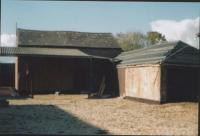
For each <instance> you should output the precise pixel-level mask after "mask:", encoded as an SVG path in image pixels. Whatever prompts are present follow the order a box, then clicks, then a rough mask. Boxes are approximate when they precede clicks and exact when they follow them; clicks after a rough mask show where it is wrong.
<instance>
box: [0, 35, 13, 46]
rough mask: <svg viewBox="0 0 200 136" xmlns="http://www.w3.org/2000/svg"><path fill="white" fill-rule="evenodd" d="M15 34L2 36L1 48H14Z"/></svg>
mask: <svg viewBox="0 0 200 136" xmlns="http://www.w3.org/2000/svg"><path fill="white" fill-rule="evenodd" d="M15 43H16V36H15V34H2V35H1V46H8V47H13V46H16V44H15Z"/></svg>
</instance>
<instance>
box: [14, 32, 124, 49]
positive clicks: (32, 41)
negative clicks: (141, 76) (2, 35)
mask: <svg viewBox="0 0 200 136" xmlns="http://www.w3.org/2000/svg"><path fill="white" fill-rule="evenodd" d="M17 37H18V45H19V46H43V47H48V46H51V47H52V46H54V47H89V48H120V46H119V45H118V43H117V41H116V39H115V38H114V37H113V35H112V34H111V33H89V32H75V31H40V30H26V29H17Z"/></svg>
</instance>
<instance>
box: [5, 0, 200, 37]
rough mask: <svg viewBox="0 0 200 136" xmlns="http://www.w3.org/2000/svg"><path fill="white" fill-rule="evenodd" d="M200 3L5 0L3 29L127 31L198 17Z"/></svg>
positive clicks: (7, 31)
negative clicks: (163, 21) (157, 22)
mask: <svg viewBox="0 0 200 136" xmlns="http://www.w3.org/2000/svg"><path fill="white" fill-rule="evenodd" d="M199 12H200V3H166V2H165V3H163V2H162V3H161V2H160V3H150V2H146V3H145V2H69V1H68V2H67V1H58V2H52V1H19V0H2V20H1V24H2V33H7V34H13V33H15V25H16V22H17V24H18V27H21V28H27V29H42V30H73V31H88V32H112V33H118V32H126V31H140V32H147V31H150V30H151V25H150V23H151V22H153V21H156V20H163V19H165V20H176V21H179V20H183V19H187V18H190V19H194V18H196V17H198V16H199Z"/></svg>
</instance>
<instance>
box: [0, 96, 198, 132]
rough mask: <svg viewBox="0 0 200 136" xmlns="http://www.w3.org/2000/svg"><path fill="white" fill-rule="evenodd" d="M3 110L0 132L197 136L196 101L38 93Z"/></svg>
mask: <svg viewBox="0 0 200 136" xmlns="http://www.w3.org/2000/svg"><path fill="white" fill-rule="evenodd" d="M9 103H10V107H7V108H1V109H0V133H35V134H43V133H47V134H135V135H139V134H153V135H155V134H159V135H197V122H198V118H197V113H198V107H197V103H170V104H164V105H155V104H154V105H152V104H146V103H141V102H136V101H130V100H124V99H122V98H111V99H87V95H60V96H55V95H36V96H34V99H31V98H28V99H15V100H14V99H13V100H9Z"/></svg>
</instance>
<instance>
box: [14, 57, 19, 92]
mask: <svg viewBox="0 0 200 136" xmlns="http://www.w3.org/2000/svg"><path fill="white" fill-rule="evenodd" d="M18 65H19V63H18V57H17V58H16V62H15V89H16V90H18V91H19V71H18V68H19V67H18Z"/></svg>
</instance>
